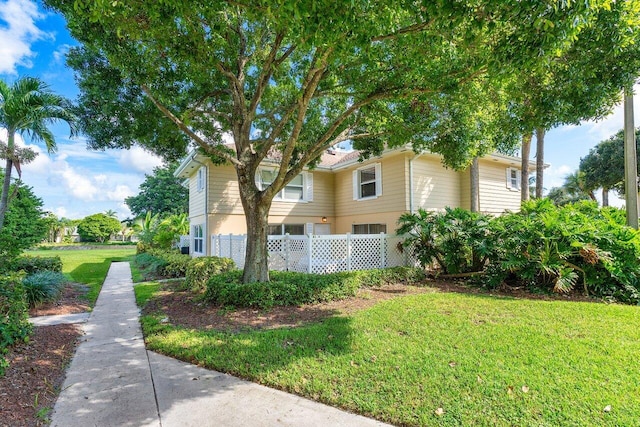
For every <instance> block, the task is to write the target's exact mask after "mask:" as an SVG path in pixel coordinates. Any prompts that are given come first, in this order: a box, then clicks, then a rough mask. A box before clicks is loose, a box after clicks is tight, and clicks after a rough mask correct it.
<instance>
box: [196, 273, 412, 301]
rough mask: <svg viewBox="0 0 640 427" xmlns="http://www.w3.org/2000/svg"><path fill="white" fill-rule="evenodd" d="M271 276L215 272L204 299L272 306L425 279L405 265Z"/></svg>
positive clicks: (329, 298) (351, 294) (335, 296)
mask: <svg viewBox="0 0 640 427" xmlns="http://www.w3.org/2000/svg"><path fill="white" fill-rule="evenodd" d="M270 276H271V280H270V282H267V283H240V280H241V278H242V272H241V271H237V270H236V271H230V272H226V273H221V274H218V275H214V276H212V277H211V278H210V279H209V281H208V282H207V289H206V291H205V294H204V299H205V300H206V301H209V302H211V303H214V304H218V305H223V306H236V307H259V308H271V307H273V306H280V305H301V304H313V303H319V302H326V301H335V300H340V299H344V298H347V297H350V296H354V295H355V294H356V292H357V290H358V289H359V288H361V287H364V286H378V285H382V284H385V283H389V282H398V281H400V282H404V283H406V284H413V283H416V282H418V281H420V280H422V279H424V273H423V272H422V270H419V269H414V268H407V267H396V268H389V269H383V270H362V271H352V272H341V273H331V274H307V273H296V272H291V271H272V272H271V273H270Z"/></svg>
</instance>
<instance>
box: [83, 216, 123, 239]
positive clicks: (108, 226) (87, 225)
mask: <svg viewBox="0 0 640 427" xmlns="http://www.w3.org/2000/svg"><path fill="white" fill-rule="evenodd" d="M119 231H120V221H118V220H117V219H115V218H112V217H109V216H107V215H106V214H103V213H97V214H94V215H89V216H88V217H86V218H84V219H83V220H82V221H80V224H78V234H80V238H81V239H82V240H83V241H86V242H101V243H103V242H104V241H106V240H108V239H109V237H111V235H112V234H115V233H117V232H119Z"/></svg>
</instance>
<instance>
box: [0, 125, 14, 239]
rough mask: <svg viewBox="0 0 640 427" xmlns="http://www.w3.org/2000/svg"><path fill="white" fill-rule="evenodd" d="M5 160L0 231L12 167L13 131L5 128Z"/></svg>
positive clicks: (5, 211) (5, 208)
mask: <svg viewBox="0 0 640 427" xmlns="http://www.w3.org/2000/svg"><path fill="white" fill-rule="evenodd" d="M7 133H8V138H7V161H6V164H5V169H4V182H3V183H2V196H1V197H0V231H2V228H3V227H4V217H5V214H6V213H7V208H8V207H9V188H10V187H11V169H12V168H13V148H14V145H15V144H14V132H13V131H12V130H11V129H8V130H7Z"/></svg>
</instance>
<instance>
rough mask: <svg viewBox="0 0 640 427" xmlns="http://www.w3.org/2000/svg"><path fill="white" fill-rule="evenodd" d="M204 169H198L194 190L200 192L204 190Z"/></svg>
mask: <svg viewBox="0 0 640 427" xmlns="http://www.w3.org/2000/svg"><path fill="white" fill-rule="evenodd" d="M205 170H206V169H205V168H204V167H201V168H200V169H198V180H197V182H196V190H198V191H202V190H204V173H205Z"/></svg>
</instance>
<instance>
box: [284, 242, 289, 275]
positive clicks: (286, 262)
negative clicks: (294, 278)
mask: <svg viewBox="0 0 640 427" xmlns="http://www.w3.org/2000/svg"><path fill="white" fill-rule="evenodd" d="M284 237H285V238H284V271H289V256H290V255H289V233H287V234H285V235H284Z"/></svg>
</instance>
